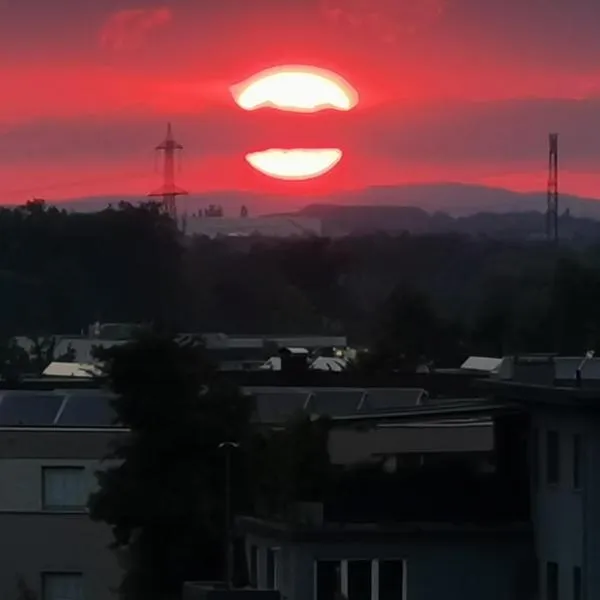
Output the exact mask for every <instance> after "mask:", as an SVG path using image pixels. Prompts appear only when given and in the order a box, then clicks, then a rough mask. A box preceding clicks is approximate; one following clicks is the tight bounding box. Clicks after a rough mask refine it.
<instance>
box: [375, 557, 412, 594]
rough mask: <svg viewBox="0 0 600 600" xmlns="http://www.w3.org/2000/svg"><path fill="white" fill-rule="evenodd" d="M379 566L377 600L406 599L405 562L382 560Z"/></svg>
mask: <svg viewBox="0 0 600 600" xmlns="http://www.w3.org/2000/svg"><path fill="white" fill-rule="evenodd" d="M378 566H379V582H378V583H379V598H378V599H377V600H398V599H400V600H403V599H404V598H405V597H406V590H405V585H406V581H405V578H404V570H405V563H404V561H398V560H380V561H379V565H378Z"/></svg>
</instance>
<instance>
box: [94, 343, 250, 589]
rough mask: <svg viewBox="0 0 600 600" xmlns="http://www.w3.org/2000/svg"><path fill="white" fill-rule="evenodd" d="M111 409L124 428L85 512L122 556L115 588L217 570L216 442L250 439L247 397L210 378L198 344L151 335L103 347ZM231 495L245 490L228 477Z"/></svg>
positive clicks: (158, 585) (175, 583)
mask: <svg viewBox="0 0 600 600" xmlns="http://www.w3.org/2000/svg"><path fill="white" fill-rule="evenodd" d="M102 358H103V359H104V361H105V369H106V374H107V376H108V381H109V382H110V385H111V387H112V390H113V391H114V392H115V394H116V400H115V401H114V408H115V410H116V413H117V415H118V419H119V422H120V424H122V425H124V426H126V427H128V428H129V429H130V431H131V435H130V437H129V439H128V441H127V442H126V443H124V444H122V445H121V446H120V447H119V448H118V449H117V450H116V451H115V453H114V454H113V455H112V457H111V458H113V459H116V460H117V461H118V463H117V464H116V465H115V466H111V467H110V468H108V469H107V470H105V471H101V472H99V473H98V482H99V486H100V487H99V490H98V492H96V493H95V494H93V495H92V497H91V498H90V512H91V516H92V518H93V519H95V520H97V521H103V522H105V523H107V524H109V525H110V526H111V527H112V530H113V534H114V542H113V546H114V547H115V548H117V549H120V550H124V551H126V552H127V554H128V556H129V566H128V570H127V572H126V574H125V576H124V579H123V581H122V584H121V588H120V591H121V593H122V594H123V597H125V598H130V599H135V600H138V599H139V600H141V599H142V598H143V599H145V600H151V599H153V598H163V597H165V596H167V597H168V595H169V594H176V593H179V591H180V587H181V584H182V582H183V581H186V580H215V579H221V578H222V574H223V573H222V571H223V564H222V563H223V561H222V554H223V553H222V551H221V548H222V542H223V523H224V512H223V507H224V497H223V493H224V489H225V482H224V476H225V473H224V459H223V453H222V450H219V444H220V443H222V442H224V441H235V442H237V443H239V444H240V452H245V451H246V450H245V448H248V447H249V444H248V436H249V420H250V415H251V413H252V402H251V400H250V399H248V398H247V397H244V396H242V395H241V394H240V393H239V391H238V390H237V388H234V387H230V386H228V385H227V384H225V383H223V382H222V380H220V379H219V380H218V379H216V378H215V377H214V372H213V369H212V367H211V366H210V365H209V364H208V362H207V361H206V358H205V356H204V354H203V351H202V348H201V347H200V346H198V345H197V344H190V345H187V346H180V345H178V344H177V343H176V342H175V341H173V340H172V339H169V338H165V337H162V336H157V335H154V334H144V335H143V336H142V337H140V339H139V340H136V341H133V342H131V343H127V344H124V345H122V346H119V347H116V348H112V349H110V350H109V351H105V352H103V353H102ZM232 483H233V485H234V488H233V495H232V497H233V499H234V500H235V501H240V500H243V499H244V498H247V494H245V493H244V492H243V491H242V490H240V489H238V486H239V485H242V484H243V479H242V478H241V477H237V476H235V475H234V476H233V478H232Z"/></svg>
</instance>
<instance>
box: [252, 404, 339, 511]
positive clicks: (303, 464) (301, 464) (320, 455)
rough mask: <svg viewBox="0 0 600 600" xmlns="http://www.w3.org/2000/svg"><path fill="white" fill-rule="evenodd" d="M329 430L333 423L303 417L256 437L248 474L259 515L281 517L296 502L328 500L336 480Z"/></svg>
mask: <svg viewBox="0 0 600 600" xmlns="http://www.w3.org/2000/svg"><path fill="white" fill-rule="evenodd" d="M330 427H331V421H330V419H327V418H324V417H315V416H313V415H307V414H305V413H300V414H298V415H295V416H294V417H293V418H291V419H290V420H289V421H288V422H287V423H286V424H285V426H284V427H283V428H281V429H277V430H273V431H270V432H267V433H263V434H260V435H257V436H255V438H254V445H253V452H252V455H251V457H250V459H251V461H252V462H251V465H250V468H249V471H250V473H251V485H252V490H253V492H252V498H253V500H254V509H255V510H256V512H258V513H259V514H262V515H263V516H267V517H272V516H281V515H284V514H285V513H286V511H287V510H288V509H289V508H290V507H291V506H292V505H294V504H295V503H297V502H321V501H323V500H325V499H326V497H327V495H328V491H329V487H330V485H331V483H332V477H333V467H332V465H331V461H330V459H329V431H330Z"/></svg>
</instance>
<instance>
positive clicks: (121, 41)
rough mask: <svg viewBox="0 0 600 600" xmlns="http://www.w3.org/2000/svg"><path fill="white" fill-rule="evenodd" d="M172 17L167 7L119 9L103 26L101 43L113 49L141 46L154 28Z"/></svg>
mask: <svg viewBox="0 0 600 600" xmlns="http://www.w3.org/2000/svg"><path fill="white" fill-rule="evenodd" d="M171 19H172V13H171V10H170V9H169V8H167V7H160V8H149V9H125V10H118V11H117V12H115V13H113V14H112V15H110V17H109V18H108V19H107V21H106V23H105V24H104V25H103V27H102V28H101V30H100V44H101V46H103V47H104V48H110V49H112V50H123V49H132V48H139V47H140V46H141V45H142V44H143V43H144V42H145V41H146V38H147V36H148V35H149V34H150V33H151V32H152V31H153V30H154V29H157V28H158V27H161V26H164V25H166V24H167V23H169V21H171Z"/></svg>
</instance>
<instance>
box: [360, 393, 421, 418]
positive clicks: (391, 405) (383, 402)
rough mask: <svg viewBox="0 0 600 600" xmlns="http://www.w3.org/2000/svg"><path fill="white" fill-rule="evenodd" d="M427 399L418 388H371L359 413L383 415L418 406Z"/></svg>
mask: <svg viewBox="0 0 600 600" xmlns="http://www.w3.org/2000/svg"><path fill="white" fill-rule="evenodd" d="M426 397H427V392H426V391H425V390H423V389H419V388H395V389H394V388H391V389H390V388H388V389H385V388H380V389H377V388H372V389H370V390H369V391H368V392H367V397H366V398H365V401H364V403H363V405H362V406H361V409H360V412H361V413H379V412H382V413H385V412H393V411H394V410H402V409H404V408H410V407H413V406H418V405H419V404H420V403H422V402H423V400H424V399H425V398H426Z"/></svg>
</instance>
